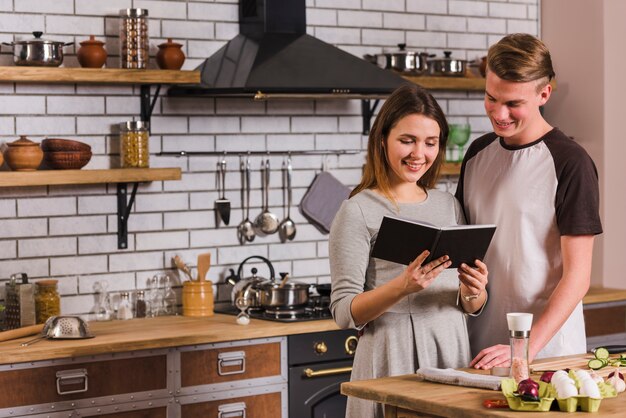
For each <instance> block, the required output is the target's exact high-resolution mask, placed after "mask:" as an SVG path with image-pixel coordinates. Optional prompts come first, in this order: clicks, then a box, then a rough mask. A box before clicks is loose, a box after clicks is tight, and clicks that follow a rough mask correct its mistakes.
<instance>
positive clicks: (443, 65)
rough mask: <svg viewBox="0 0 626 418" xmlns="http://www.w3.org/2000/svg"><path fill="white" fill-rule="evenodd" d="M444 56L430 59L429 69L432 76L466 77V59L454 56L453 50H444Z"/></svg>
mask: <svg viewBox="0 0 626 418" xmlns="http://www.w3.org/2000/svg"><path fill="white" fill-rule="evenodd" d="M443 55H444V57H443V58H435V59H432V60H429V61H428V71H429V73H430V75H432V76H440V77H464V76H465V69H466V66H467V61H466V60H460V59H455V58H452V51H443Z"/></svg>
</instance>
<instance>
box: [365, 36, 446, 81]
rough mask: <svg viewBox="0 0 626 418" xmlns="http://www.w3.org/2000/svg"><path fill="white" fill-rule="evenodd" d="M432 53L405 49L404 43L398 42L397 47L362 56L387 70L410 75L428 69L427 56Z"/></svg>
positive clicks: (422, 72) (418, 73) (419, 73)
mask: <svg viewBox="0 0 626 418" xmlns="http://www.w3.org/2000/svg"><path fill="white" fill-rule="evenodd" d="M434 56H435V55H434V54H429V53H427V52H414V51H408V50H407V49H406V44H404V43H403V44H398V48H397V49H394V50H390V51H386V52H385V53H383V54H375V55H369V54H368V55H365V56H364V58H365V59H366V60H367V61H370V62H371V63H373V64H376V65H378V66H379V67H381V68H385V69H387V70H394V71H397V72H400V73H405V74H410V75H421V74H425V73H426V72H427V71H428V58H431V57H434Z"/></svg>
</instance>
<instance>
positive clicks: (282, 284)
mask: <svg viewBox="0 0 626 418" xmlns="http://www.w3.org/2000/svg"><path fill="white" fill-rule="evenodd" d="M279 274H280V277H281V278H282V280H281V281H280V284H279V285H278V288H279V289H282V288H283V287H285V284H286V283H287V280H289V274H288V273H279Z"/></svg>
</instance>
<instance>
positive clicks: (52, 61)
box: [2, 32, 74, 67]
mask: <svg viewBox="0 0 626 418" xmlns="http://www.w3.org/2000/svg"><path fill="white" fill-rule="evenodd" d="M41 35H43V32H33V36H34V38H31V39H27V40H24V41H18V42H2V43H3V44H4V45H8V46H12V47H13V62H14V63H15V65H24V66H39V67H58V66H59V65H61V64H62V63H63V47H64V46H70V45H73V44H74V42H55V41H49V40H47V39H44V38H42V37H41Z"/></svg>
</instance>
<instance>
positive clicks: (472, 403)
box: [341, 355, 626, 418]
mask: <svg viewBox="0 0 626 418" xmlns="http://www.w3.org/2000/svg"><path fill="white" fill-rule="evenodd" d="M588 358H590V357H589V356H586V355H579V356H568V357H562V358H557V359H547V360H539V361H537V362H536V363H535V364H533V367H534V369H535V370H538V369H544V368H546V367H542V363H544V364H546V365H548V367H547V368H551V366H550V365H552V364H555V365H556V364H558V365H561V364H563V365H566V364H568V363H571V364H572V367H580V366H582V365H584V364H586V361H587V359H588ZM564 367H565V366H564ZM465 370H466V371H471V372H475V373H484V374H487V373H488V372H487V371H483V370H473V369H465ZM533 378H535V379H538V378H539V374H537V375H533ZM341 393H343V394H344V395H347V396H355V397H357V398H362V399H369V400H373V401H375V402H379V403H382V404H384V405H385V418H413V417H450V418H458V417H463V418H484V417H511V416H513V415H519V416H520V417H524V418H525V417H529V418H530V417H543V418H549V417H556V416H558V417H563V416H566V415H565V413H563V412H560V411H550V412H515V411H512V410H510V409H508V408H505V409H490V408H486V407H484V406H483V402H484V401H485V400H487V399H505V398H504V396H503V395H502V392H499V391H493V390H486V389H477V388H471V387H463V386H454V385H444V384H439V383H432V382H426V381H422V380H420V378H419V377H417V375H415V374H411V375H404V376H394V377H385V378H380V379H372V380H362V381H358V382H346V383H343V384H342V385H341ZM625 410H626V395H625V394H624V393H622V394H620V395H618V396H617V397H615V398H607V399H603V400H602V403H601V405H600V410H599V411H598V414H597V415H601V416H602V417H623V416H624V411H625ZM579 413H580V412H579Z"/></svg>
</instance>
